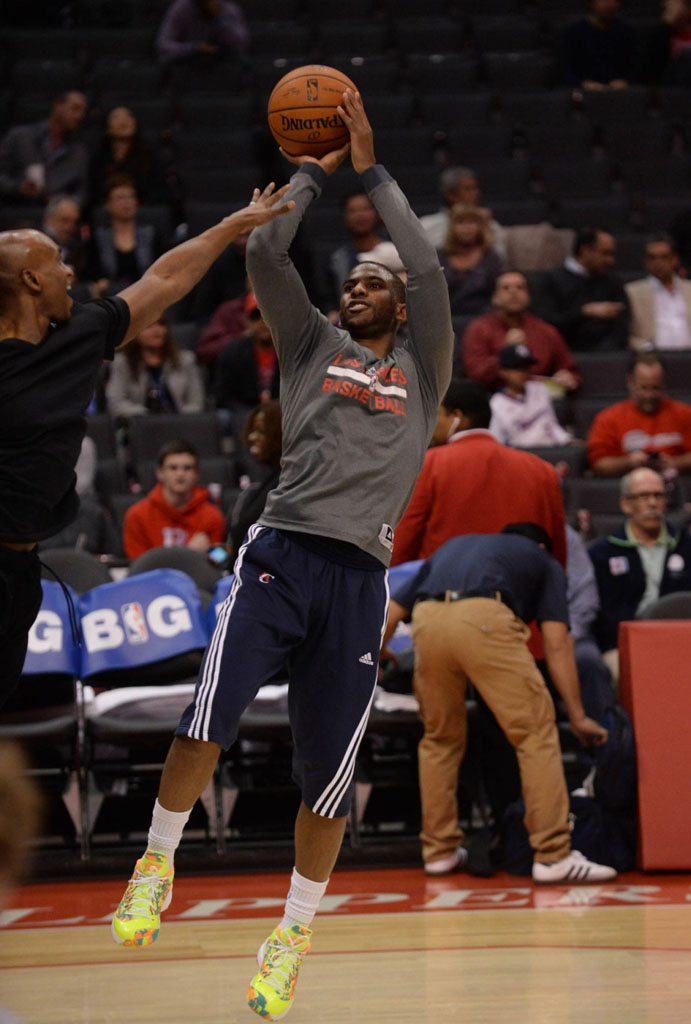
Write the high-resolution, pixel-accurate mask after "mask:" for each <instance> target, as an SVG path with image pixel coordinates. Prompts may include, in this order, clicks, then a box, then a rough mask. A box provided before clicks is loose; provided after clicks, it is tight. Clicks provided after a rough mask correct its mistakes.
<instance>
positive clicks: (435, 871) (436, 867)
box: [425, 846, 468, 875]
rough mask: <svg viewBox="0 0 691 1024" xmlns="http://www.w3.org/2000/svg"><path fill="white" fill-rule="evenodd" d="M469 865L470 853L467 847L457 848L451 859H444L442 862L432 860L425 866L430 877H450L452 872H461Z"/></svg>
mask: <svg viewBox="0 0 691 1024" xmlns="http://www.w3.org/2000/svg"><path fill="white" fill-rule="evenodd" d="M467 863H468V851H467V850H466V848H465V846H459V847H457V848H456V849H455V850H454V852H453V853H452V854H451V856H450V857H442V858H441V860H430V861H427V863H426V864H425V872H426V874H428V875H450V874H451V872H452V871H459V870H460V869H461V868H462V867H465V865H466V864H467Z"/></svg>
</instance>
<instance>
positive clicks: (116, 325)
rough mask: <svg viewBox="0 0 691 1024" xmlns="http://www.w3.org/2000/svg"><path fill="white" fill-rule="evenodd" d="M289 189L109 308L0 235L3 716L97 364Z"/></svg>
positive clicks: (168, 261)
mask: <svg viewBox="0 0 691 1024" xmlns="http://www.w3.org/2000/svg"><path fill="white" fill-rule="evenodd" d="M287 187H288V186H286V187H285V188H283V189H279V191H278V192H274V191H273V185H270V186H269V187H268V188H267V189H265V190H264V192H263V193H261V194H260V192H259V189H255V191H254V196H253V199H252V201H251V202H250V204H249V205H248V206H246V207H245V208H244V209H242V210H238V211H237V212H236V213H233V214H231V215H230V216H229V217H226V218H224V220H222V221H221V222H220V223H219V224H216V225H215V226H214V227H212V228H209V230H208V231H205V232H204V233H203V234H201V235H199V236H198V237H196V238H192V239H190V240H189V241H187V242H183V244H182V245H179V246H177V247H176V248H175V249H171V250H170V252H167V253H165V254H164V255H163V256H161V257H160V259H158V260H157V261H156V262H155V263H154V264H153V265H152V266H151V267H150V268H149V270H148V271H147V272H146V273H145V274H144V276H143V277H142V278H141V280H139V281H137V282H136V284H133V285H131V286H130V287H129V288H126V289H125V290H124V291H123V292H121V294H120V295H119V296H117V297H116V298H114V299H104V300H102V301H98V302H93V303H85V304H84V305H79V304H75V303H73V301H72V299H71V297H70V295H69V286H70V283H71V276H72V275H71V271H70V269H69V267H67V266H66V265H65V264H64V263H63V262H62V261H61V259H60V250H59V248H58V246H57V245H56V244H55V242H53V241H52V240H51V239H50V238H49V237H48V236H47V235H44V234H42V233H41V232H40V231H32V230H20V231H5V232H2V233H0V663H1V664H2V669H1V670H0V707H1V706H2V705H3V704H4V703H5V701H6V700H7V697H8V696H9V695H10V693H12V691H13V690H14V688H15V687H16V685H17V683H18V682H19V678H20V676H21V671H22V666H23V664H24V658H25V656H26V647H27V640H28V633H29V629H30V627H31V624H32V622H33V621H34V619H35V618H36V615H37V613H38V609H39V607H40V604H41V583H40V566H39V562H38V558H37V556H36V543H37V541H39V540H42V539H43V538H45V537H49V536H51V535H52V534H54V533H56V532H57V531H58V530H61V529H62V528H63V527H64V526H66V525H67V524H68V523H69V522H71V521H72V520H73V519H74V517H75V515H76V513H77V509H78V499H77V496H76V493H75V480H76V478H75V473H74V466H75V463H76V461H77V456H78V455H79V450H80V446H81V442H82V438H83V436H84V433H85V430H86V409H87V406H88V404H89V402H90V400H91V397H92V395H93V390H94V385H95V383H96V377H97V374H98V370H99V367H100V366H101V362H102V361H103V360H104V359H112V358H113V352H114V350H115V348H116V347H117V346H118V345H120V344H122V343H125V342H127V341H129V340H130V339H131V338H133V337H135V336H136V335H137V334H138V333H139V331H140V330H141V329H142V328H144V327H147V326H148V325H149V324H151V323H153V322H154V321H155V320H156V319H158V317H159V316H160V315H161V313H162V312H163V310H164V309H165V308H166V307H167V306H169V305H171V304H172V303H174V302H177V301H178V300H179V299H181V298H182V297H183V296H184V295H186V294H187V292H188V291H189V290H190V289H191V288H192V287H193V286H194V285H195V284H196V283H197V282H198V281H199V280H200V278H201V277H202V276H203V274H204V273H205V272H206V270H207V269H208V268H209V267H210V266H211V264H212V263H213V262H214V260H215V259H216V258H217V257H218V256H219V255H220V254H221V252H222V251H223V250H224V249H225V247H226V246H227V245H228V244H229V243H230V242H231V241H232V240H233V239H234V238H235V237H236V236H237V235H239V234H241V233H243V232H246V231H250V230H251V229H252V228H254V227H256V226H257V225H258V224H265V223H266V222H267V221H269V220H271V219H272V218H273V217H275V216H277V215H278V214H281V213H285V212H287V211H288V210H289V209H291V208H292V206H293V203H292V202H291V203H286V204H283V205H280V200H281V199H282V197H283V195H284V194H285V192H286V190H287Z"/></svg>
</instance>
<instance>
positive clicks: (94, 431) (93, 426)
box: [86, 412, 117, 459]
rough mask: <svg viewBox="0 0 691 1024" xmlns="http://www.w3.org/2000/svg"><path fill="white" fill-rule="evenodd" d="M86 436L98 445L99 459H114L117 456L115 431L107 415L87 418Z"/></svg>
mask: <svg viewBox="0 0 691 1024" xmlns="http://www.w3.org/2000/svg"><path fill="white" fill-rule="evenodd" d="M86 434H87V437H90V438H91V440H92V441H93V442H94V444H95V445H96V454H97V455H98V458H99V459H114V458H115V457H116V455H117V446H116V443H115V429H114V427H113V421H112V419H111V418H110V416H109V415H108V414H107V413H105V412H104V413H91V414H89V415H88V416H87V417H86Z"/></svg>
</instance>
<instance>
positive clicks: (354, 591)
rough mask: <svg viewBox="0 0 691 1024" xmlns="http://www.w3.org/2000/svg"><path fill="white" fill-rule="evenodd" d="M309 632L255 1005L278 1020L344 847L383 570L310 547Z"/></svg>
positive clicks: (382, 615)
mask: <svg viewBox="0 0 691 1024" xmlns="http://www.w3.org/2000/svg"><path fill="white" fill-rule="evenodd" d="M307 556H308V557H307V562H308V564H307V565H306V566H305V571H306V572H309V573H310V574H311V575H312V580H313V584H312V608H311V617H310V630H309V633H308V635H307V636H306V638H305V641H304V643H303V644H301V645H300V647H299V648H298V649H296V650H295V651H294V652H293V654H292V655H291V659H290V680H291V682H290V694H289V699H290V716H291V726H292V730H293V738H294V743H295V749H296V762H297V773H298V778H297V780H296V781H298V782H299V784H300V786H301V790H302V798H303V800H302V804H301V807H300V810H299V812H298V816H297V820H296V823H295V867H294V869H293V874H292V877H291V884H290V891H289V893H288V897H287V900H286V904H285V908H284V914H283V918H282V920H281V921H280V923H279V924H278V925H277V927H276V928H275V929H274V931H273V932H272V934H271V935H270V936H269V938H268V939H267V940H266V942H265V943H264V944H263V946H262V947H261V949H260V951H259V956H258V960H259V965H260V969H259V972H258V973H257V974H256V975H255V977H254V978H253V980H252V982H251V983H250V988H249V991H248V995H247V998H248V1003H249V1005H250V1008H251V1009H253V1010H254V1011H255V1013H257V1014H259V1015H260V1016H262V1017H266V1018H268V1019H272V1020H277V1019H279V1018H280V1017H282V1016H283V1015H284V1014H285V1013H287V1012H288V1010H289V1009H290V1006H291V1003H292V999H293V991H294V988H295V982H296V980H297V975H298V971H299V968H300V964H301V962H302V959H303V957H304V956H305V954H306V953H307V951H308V950H309V947H310V938H311V934H312V932H311V928H310V925H311V924H312V919H313V917H314V915H315V913H316V912H317V909H318V906H319V902H320V900H321V898H322V896H323V895H324V892H325V891H326V888H327V885H328V880H329V876H330V874H331V870H332V868H333V866H334V864H335V862H336V859H337V857H338V852H339V850H340V848H341V843H342V840H343V833H344V830H345V823H346V817H347V815H348V811H349V808H350V802H351V799H352V791H353V774H354V771H355V759H356V756H357V751H358V748H359V745H360V741H361V739H362V736H363V735H364V732H365V728H366V726H367V720H368V718H369V712H370V707H371V703H372V699H373V696H374V689H375V685H376V680H377V666H378V655H379V649H380V647H381V639H382V633H383V630H384V623H385V620H386V610H387V607H388V587H387V584H386V574H385V572H384V570H383V569H382V570H381V571H375V572H369V571H363V570H356V569H351V568H346V567H344V566H341V565H336V564H334V563H331V562H327V561H326V560H325V559H322V558H320V557H319V556H315V555H312V554H311V553H307Z"/></svg>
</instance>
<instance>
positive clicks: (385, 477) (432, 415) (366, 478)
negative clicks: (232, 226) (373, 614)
mask: <svg viewBox="0 0 691 1024" xmlns="http://www.w3.org/2000/svg"><path fill="white" fill-rule="evenodd" d="M325 181H326V174H325V173H324V171H323V170H322V169H321V167H319V166H318V165H317V164H312V163H308V164H305V165H303V166H302V167H301V168H300V170H299V171H298V173H297V174H295V175H293V178H292V179H291V187H290V191H289V193H288V196H287V197H286V198H289V199H294V200H295V204H296V205H295V209H294V210H293V211H291V212H290V213H288V214H286V215H284V216H283V217H278V218H276V219H275V220H274V221H272V222H271V223H269V224H266V225H264V226H263V227H261V228H255V229H254V231H253V232H252V234H251V235H250V239H249V243H248V245H247V270H248V273H249V276H250V279H251V282H252V288H253V289H254V292H255V294H256V296H257V301H258V303H259V308H260V309H261V311H262V315H263V316H264V319H265V320H266V322H267V323H268V324H269V327H270V328H271V333H272V335H273V339H274V344H275V346H276V351H277V352H278V358H279V362H280V367H281V407H282V417H283V458H282V463H281V475H280V479H279V483H278V486H277V487H276V489H275V490H274V491H272V492H271V494H270V495H269V499H268V502H267V505H266V508H265V510H264V513H263V514H262V516H261V518H260V520H259V521H260V523H263V524H264V525H266V526H272V527H276V528H278V529H282V530H296V531H300V532H303V533H311V534H316V535H317V536H322V537H331V538H334V539H335V540H342V541H347V542H349V543H351V544H355V545H356V546H357V547H359V548H361V549H362V550H363V551H366V552H367V553H368V554H371V555H373V556H374V557H375V558H378V559H379V560H380V561H381V562H383V563H384V565H388V563H389V561H390V558H391V551H392V546H393V531H394V529H395V527H396V526H397V525H398V523H399V521H400V519H401V516H402V515H403V512H404V511H405V508H406V505H407V504H408V501H409V500H410V496H411V493H412V490H413V487H414V484H415V480H416V479H417V476H418V473H419V472H420V469H421V467H422V463H423V460H424V456H425V451H426V449H427V445H428V442H429V440H430V437H431V435H432V431H433V430H434V424H435V422H436V418H437V412H438V408H439V403H440V401H441V398H442V397H443V395H444V392H445V390H446V388H447V386H448V382H449V379H450V376H451V357H452V349H453V330H452V326H451V315H450V312H449V299H448V292H447V290H446V284H445V281H444V276H443V274H442V271H441V268H440V266H439V261H438V259H437V256H436V252H435V250H434V248H433V247H432V246H431V245H430V243H429V241H428V240H427V237H426V235H425V233H424V231H423V230H422V228H421V226H420V222H419V221H418V219H417V217H416V216H415V214H414V213H413V212H412V210H411V209H410V206H409V205H408V202H407V200H406V198H405V196H404V195H403V193H402V192H401V190H400V189H399V187H398V185H397V184H396V183H395V181H394V180H393V179H392V178H391V177H390V175H389V174H388V173H387V172H386V171H385V170H384V168H383V167H381V166H380V165H378V164H377V165H375V166H374V167H370V168H368V169H367V171H365V173H364V174H363V175H362V183H363V186H364V187H365V189H366V190H367V192H368V194H369V196H370V198H371V200H372V202H373V203H374V205H375V206H376V208H377V210H378V211H379V214H380V215H381V217H382V220H383V221H384V224H385V225H386V228H387V230H388V232H389V235H390V237H391V240H392V242H393V243H394V245H395V246H396V248H397V250H398V252H399V255H400V256H401V259H402V260H403V263H404V265H405V268H406V271H407V275H408V280H407V285H406V309H407V316H408V330H409V340H408V341H407V342H406V344H405V345H404V346H401V347H397V348H395V349H393V351H392V352H390V353H389V355H387V356H386V357H385V358H383V359H378V358H377V357H376V355H375V354H374V352H372V351H371V349H369V348H367V347H366V346H364V345H360V344H358V342H356V341H354V340H353V338H352V337H351V336H350V334H349V333H348V332H347V331H344V330H342V329H340V328H338V327H336V326H334V325H333V324H331V323H330V322H329V321H328V320H327V319H326V317H325V316H323V314H322V313H320V312H319V310H318V309H316V308H315V307H314V306H313V305H312V304H311V302H310V301H309V298H308V296H307V292H306V290H305V287H304V285H303V283H302V281H301V279H300V276H299V274H298V273H297V271H296V269H295V267H294V266H293V264H292V262H291V260H290V258H289V257H288V248H289V246H290V243H291V241H292V239H293V236H294V235H295V232H296V230H297V227H298V224H299V222H300V219H301V218H302V215H303V213H304V211H305V209H306V207H307V205H308V203H309V202H310V201H311V200H312V199H314V198H315V196H318V195H319V194H320V193H321V189H322V186H323V184H324V183H325Z"/></svg>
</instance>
